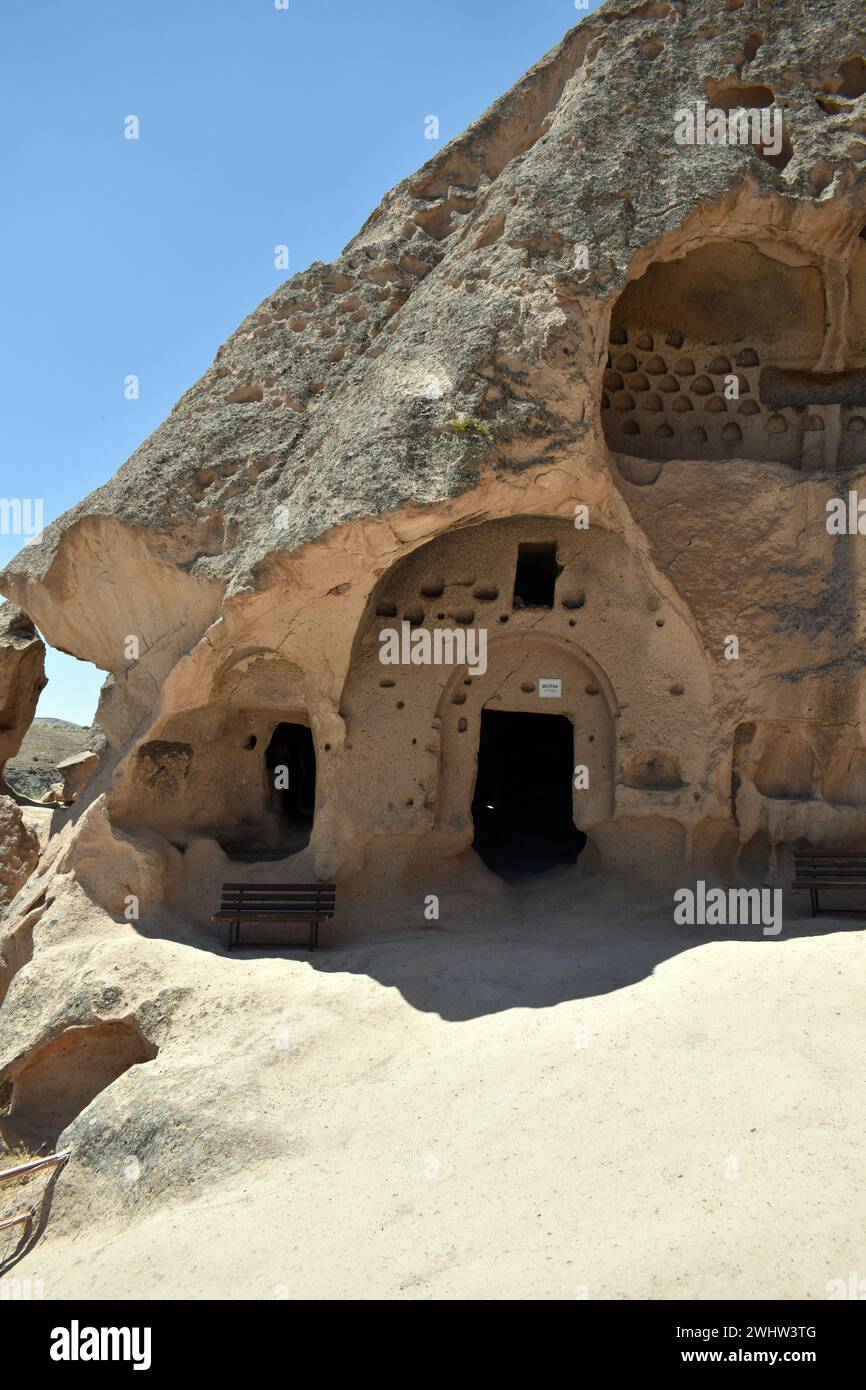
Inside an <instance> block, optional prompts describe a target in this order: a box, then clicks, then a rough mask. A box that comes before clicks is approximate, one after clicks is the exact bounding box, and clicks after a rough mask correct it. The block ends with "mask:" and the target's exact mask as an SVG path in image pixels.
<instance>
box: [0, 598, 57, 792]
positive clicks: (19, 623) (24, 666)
mask: <svg viewBox="0 0 866 1390" xmlns="http://www.w3.org/2000/svg"><path fill="white" fill-rule="evenodd" d="M46 684H47V682H46V679H45V647H44V645H43V643H42V639H41V638H40V636H39V634H38V632H37V631H36V628H35V627H34V626H33V623H32V622H31V621H30V619H29V618H28V616H27V614H26V613H22V612H21V611H20V609H18V608H15V607H14V606H13V605H12V604H11V603H4V604H0V786H2V783H3V768H4V766H5V764H6V763H7V762H8V761H9V759H10V758H14V756H15V754H16V753H17V752H18V749H19V748H20V747H21V742H22V740H23V738H24V735H25V734H26V733H27V730H28V729H29V728H30V725H31V723H32V722H33V715H34V713H35V712H36V704H37V701H38V700H39V695H40V693H41V692H42V691H43V690H44V689H45V686H46Z"/></svg>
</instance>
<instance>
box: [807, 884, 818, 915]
mask: <svg viewBox="0 0 866 1390" xmlns="http://www.w3.org/2000/svg"><path fill="white" fill-rule="evenodd" d="M809 897H810V898H811V900H812V916H813V917H817V916H818V914H819V912H820V908H819V907H818V889H817V888H810V889H809Z"/></svg>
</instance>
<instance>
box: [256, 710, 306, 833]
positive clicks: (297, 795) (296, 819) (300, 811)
mask: <svg viewBox="0 0 866 1390" xmlns="http://www.w3.org/2000/svg"><path fill="white" fill-rule="evenodd" d="M265 768H266V775H267V779H268V795H269V797H270V803H271V805H272V807H273V808H274V809H275V810H276V811H277V812H278V813H279V817H280V821H281V823H282V824H281V831H282V834H281V840H282V847H283V848H286V849H291V850H297V849H303V848H304V846H305V845H306V844H308V843H309V839H310V834H311V831H312V828H313V817H314V815H315V811H316V748H315V744H314V743H313V735H312V732H311V731H310V730H309V729H308V728H307V726H306V724H285V723H284V724H278V725H277V727H276V729H275V730H274V732H273V735H272V737H271V741H270V743H269V744H268V747H267V750H266V752H265Z"/></svg>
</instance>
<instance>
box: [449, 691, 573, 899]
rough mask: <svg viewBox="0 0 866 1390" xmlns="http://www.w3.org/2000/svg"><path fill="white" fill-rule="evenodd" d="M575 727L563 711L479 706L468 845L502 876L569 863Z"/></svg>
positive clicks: (571, 833)
mask: <svg viewBox="0 0 866 1390" xmlns="http://www.w3.org/2000/svg"><path fill="white" fill-rule="evenodd" d="M573 776H574V728H573V725H572V723H571V720H570V719H568V718H566V716H565V715H561V714H534V713H517V712H515V713H512V712H510V711H505V710H488V709H485V710H482V712H481V733H480V739H479V745H478V772H477V775H476V779H475V792H474V795H473V798H472V818H473V820H474V822H475V839H474V841H473V849H474V850H475V851H476V853H477V854H478V855H479V856H480V857H481V859H482V860H483V861H484V863H485V864H486V865H487V867H488V869H490V870H491V871H492V872H493V873H495V874H498V875H499V877H500V878H506V879H514V878H522V877H524V876H527V875H531V874H541V873H545V872H546V871H547V870H548V869H552V868H554V867H555V866H556V865H558V864H573V863H574V861H575V860H576V859H577V856H578V855H579V854H580V852H581V850H582V849H583V847H584V845H585V844H586V836H585V835H584V834H582V832H581V831H580V830H578V828H577V826H576V825H575V823H574V813H573V802H572V779H573Z"/></svg>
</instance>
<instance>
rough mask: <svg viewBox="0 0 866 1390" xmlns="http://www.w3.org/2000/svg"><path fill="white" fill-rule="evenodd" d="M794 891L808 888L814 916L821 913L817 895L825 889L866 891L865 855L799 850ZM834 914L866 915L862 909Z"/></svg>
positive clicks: (796, 857)
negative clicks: (860, 889) (859, 889)
mask: <svg viewBox="0 0 866 1390" xmlns="http://www.w3.org/2000/svg"><path fill="white" fill-rule="evenodd" d="M791 887H792V888H808V890H809V897H810V900H811V903H812V916H813V917H817V916H819V914H820V912H821V908H820V905H819V902H818V894H819V892H821V890H822V889H825V888H864V889H866V854H861V853H860V852H859V851H857V850H835V849H834V850H825V849H808V850H806V849H803V850H801V849H798V850H795V851H794V882H793V883H792V884H791ZM834 911H835V912H852V913H858V914H859V913H862V912H866V908H862V907H839V908H835V909H834Z"/></svg>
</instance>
